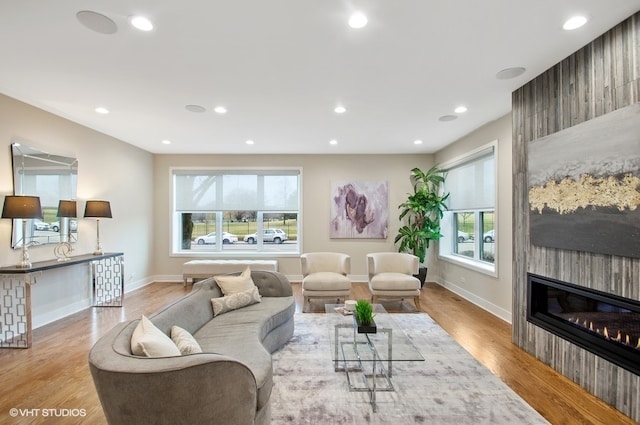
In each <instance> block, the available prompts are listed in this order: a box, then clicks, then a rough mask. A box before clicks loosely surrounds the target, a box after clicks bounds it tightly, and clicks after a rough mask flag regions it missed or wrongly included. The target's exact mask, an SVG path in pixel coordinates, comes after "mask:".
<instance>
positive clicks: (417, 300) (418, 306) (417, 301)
mask: <svg viewBox="0 0 640 425" xmlns="http://www.w3.org/2000/svg"><path fill="white" fill-rule="evenodd" d="M413 302H414V303H415V304H416V308H417V309H418V311H422V308H421V307H420V297H413Z"/></svg>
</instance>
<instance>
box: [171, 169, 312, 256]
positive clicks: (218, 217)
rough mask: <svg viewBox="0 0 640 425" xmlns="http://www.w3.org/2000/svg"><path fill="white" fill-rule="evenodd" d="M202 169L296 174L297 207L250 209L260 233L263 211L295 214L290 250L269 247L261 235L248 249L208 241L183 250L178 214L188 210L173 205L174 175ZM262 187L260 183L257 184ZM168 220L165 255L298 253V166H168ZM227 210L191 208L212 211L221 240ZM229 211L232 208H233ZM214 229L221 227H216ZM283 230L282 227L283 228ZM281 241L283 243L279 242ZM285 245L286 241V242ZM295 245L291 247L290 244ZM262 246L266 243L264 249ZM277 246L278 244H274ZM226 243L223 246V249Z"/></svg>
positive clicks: (221, 172)
mask: <svg viewBox="0 0 640 425" xmlns="http://www.w3.org/2000/svg"><path fill="white" fill-rule="evenodd" d="M181 172H182V173H191V174H193V173H202V174H207V173H211V174H220V175H224V174H225V173H226V174H247V173H256V174H257V175H263V176H273V175H277V174H278V173H279V172H282V173H284V174H285V175H296V176H297V185H298V186H297V193H298V199H297V206H298V209H297V210H295V209H293V210H286V211H284V210H282V211H273V210H269V209H266V208H265V209H261V210H254V209H252V210H251V211H255V213H256V218H255V225H256V233H258V234H259V233H261V232H263V230H264V229H265V227H264V224H265V221H264V219H265V218H264V215H266V214H273V213H276V214H296V215H297V219H296V233H297V235H296V238H297V240H296V242H295V244H290V245H291V246H292V249H291V250H283V251H280V250H273V249H269V246H271V245H274V244H271V243H267V244H265V243H264V242H263V240H262V238H259V240H258V242H257V243H256V244H251V245H247V246H249V247H251V248H250V249H246V250H242V249H228V246H229V245H225V244H222V243H215V244H210V245H209V244H208V245H207V247H208V248H209V249H198V250H186V249H182V247H181V239H182V237H181V232H182V225H181V220H180V214H181V213H184V212H189V211H179V210H178V208H177V205H176V186H177V185H176V179H175V176H176V175H177V174H180V173H181ZM261 187H262V186H261ZM169 192H170V193H169V198H170V200H169V222H170V226H169V227H170V237H169V256H170V257H206V258H212V257H214V258H256V257H258V258H261V257H271V258H272V257H274V256H275V257H298V256H300V253H301V252H302V229H303V226H302V167H215V166H213V167H206V166H205V167H180V166H176V167H169ZM228 211H231V210H225V209H224V208H223V209H215V210H206V211H191V212H192V213H209V214H215V230H214V231H215V232H216V233H217V234H216V239H217V242H221V241H222V234H223V232H225V231H226V230H224V223H225V221H224V215H225V212H228ZM233 211H236V209H234V210H233ZM218 229H221V230H220V231H218ZM283 230H285V229H283ZM285 232H286V230H285ZM236 236H237V237H238V242H239V243H241V244H242V243H244V241H243V236H244V234H243V235H240V234H238V235H236ZM282 245H284V244H282ZM287 245H289V244H287ZM294 245H295V247H294ZM265 246H266V247H267V248H266V249H265ZM278 246H280V245H278ZM225 247H227V249H225Z"/></svg>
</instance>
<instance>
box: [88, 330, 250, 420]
mask: <svg viewBox="0 0 640 425" xmlns="http://www.w3.org/2000/svg"><path fill="white" fill-rule="evenodd" d="M129 325H130V322H125V323H121V324H120V325H118V326H116V327H115V328H114V329H112V330H111V331H109V332H108V333H107V334H106V335H105V336H103V337H102V338H101V339H100V340H99V341H98V342H97V343H96V344H95V345H94V347H93V348H92V349H91V351H90V353H89V368H90V370H91V375H92V377H93V381H94V383H95V387H96V390H97V392H98V396H99V398H100V402H101V404H102V407H103V410H104V412H105V415H106V417H107V420H108V422H109V424H111V425H113V424H135V423H154V424H182V423H185V424H186V423H189V424H193V423H229V424H253V423H254V420H255V415H256V409H257V388H256V381H255V377H254V376H253V373H252V372H251V371H250V370H249V368H248V367H247V366H245V365H244V364H242V363H240V362H238V361H236V360H234V359H231V358H229V357H226V356H223V355H220V354H214V353H202V354H193V355H186V356H178V357H166V358H143V357H136V356H132V355H126V354H123V353H121V352H119V351H117V350H116V349H114V342H115V340H116V339H117V338H122V337H123V335H121V334H122V333H123V331H125V332H124V334H126V333H127V332H126V330H125V329H126V327H127V326H129ZM116 345H117V344H116Z"/></svg>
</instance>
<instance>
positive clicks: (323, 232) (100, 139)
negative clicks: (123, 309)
mask: <svg viewBox="0 0 640 425" xmlns="http://www.w3.org/2000/svg"><path fill="white" fill-rule="evenodd" d="M12 137H20V138H23V139H27V140H30V141H32V142H33V146H34V147H37V148H39V149H41V150H43V151H48V152H54V153H59V154H62V155H67V156H75V157H76V158H78V161H79V170H78V199H79V201H80V202H79V210H80V211H79V213H80V215H81V214H82V209H83V208H84V201H85V200H87V199H106V200H109V201H110V202H111V206H112V211H113V219H110V220H109V219H104V220H101V222H100V230H101V232H100V236H101V242H102V245H103V247H104V249H105V251H110V252H113V251H122V252H124V254H125V291H130V290H131V289H133V288H135V287H138V286H141V285H143V284H145V283H148V282H150V281H152V280H161V279H163V278H169V279H175V280H180V277H181V268H182V264H183V263H184V262H185V261H187V260H189V258H188V257H175V256H171V255H170V241H169V237H170V233H169V217H170V203H169V196H170V189H169V188H170V186H169V182H170V178H169V176H170V174H169V168H170V167H172V166H225V167H265V166H266V167H278V166H288V167H292V166H296V167H302V170H303V188H302V190H303V192H302V193H303V211H304V217H303V235H304V243H303V246H302V250H303V251H304V252H310V251H325V250H326V251H338V252H345V253H348V254H349V255H351V256H352V275H353V277H356V278H359V279H362V280H364V279H366V264H365V255H366V254H367V253H369V252H376V251H395V249H396V248H395V246H394V244H393V238H394V236H395V234H396V232H397V230H398V227H399V223H398V221H397V216H398V214H397V211H398V210H397V206H398V204H400V203H401V202H402V201H403V200H404V199H405V196H406V194H407V192H410V190H411V185H410V181H409V173H410V170H411V169H412V168H413V167H421V168H423V169H428V168H429V167H431V166H432V165H433V164H434V163H444V162H446V161H448V160H450V159H452V158H455V157H457V156H460V155H462V154H464V153H466V152H469V151H470V150H473V149H475V148H476V147H478V146H481V145H483V144H486V143H487V142H490V141H492V140H495V139H497V140H498V142H499V147H498V162H497V164H498V177H499V179H498V180H499V182H498V186H499V187H498V191H499V196H498V209H497V216H498V242H497V245H498V261H499V262H498V277H497V278H493V277H490V276H487V275H483V274H481V273H477V272H474V271H471V270H469V269H465V268H463V267H460V266H457V265H453V264H451V263H447V262H444V261H441V260H438V258H437V256H436V255H434V253H435V251H436V248H437V246H434V249H431V252H430V256H429V260H428V261H429V263H428V266H429V275H428V277H427V278H428V279H429V280H435V281H437V282H439V283H440V284H442V285H444V286H446V287H448V288H450V289H451V290H453V291H455V292H457V293H458V294H460V295H461V296H463V297H465V298H468V299H470V300H471V301H473V302H475V303H476V304H479V305H480V306H482V307H484V308H486V309H487V310H489V311H491V312H493V313H494V314H496V315H498V316H500V317H503V318H504V319H505V320H510V312H511V257H512V254H511V245H512V244H511V233H512V232H511V223H512V217H511V203H512V202H511V181H512V178H511V121H510V115H506V116H504V117H502V118H500V119H498V120H496V121H494V122H492V123H489V124H487V125H485V126H484V127H482V128H480V129H478V130H476V131H475V132H473V133H471V134H470V135H468V136H466V137H464V138H462V139H460V140H458V141H457V142H455V143H454V144H452V145H451V146H449V147H447V148H445V149H443V150H441V151H440V152H438V153H437V154H436V155H435V158H434V156H433V155H427V154H421V155H152V154H150V153H148V152H146V151H143V150H140V149H138V148H135V147H133V146H131V145H129V144H127V143H124V142H122V141H120V140H117V139H115V138H112V137H109V136H106V135H104V134H102V133H99V132H97V131H94V130H91V129H88V128H86V127H83V126H81V125H79V124H75V123H73V122H70V121H68V120H66V119H63V118H61V117H58V116H56V115H53V114H50V113H48V112H45V111H42V110H40V109H37V108H34V107H31V106H29V105H27V104H25V103H22V102H18V101H16V100H14V99H11V98H9V97H6V96H3V95H0V141H1V140H4V141H5V143H6V145H5V146H6V147H5V149H0V164H3V166H2V167H0V195H9V194H12V193H13V183H12V173H11V157H10V148H9V145H10V140H11V138H12ZM434 159H435V160H434ZM337 180H386V181H388V184H389V232H388V237H387V238H386V239H378V240H372V239H330V238H329V222H330V199H331V193H330V192H331V182H332V181H337ZM78 221H79V225H78V227H79V229H78V235H79V242H78V243H76V244H75V254H85V253H90V252H92V251H93V249H94V247H95V221H94V220H83V219H79V220H78ZM10 245H11V222H10V220H0V266H7V265H12V264H14V263H17V262H18V261H19V259H20V252H19V251H14V250H12V249H11V248H10ZM30 253H31V259H32V261H42V260H49V259H53V258H55V257H54V255H53V246H41V247H34V248H32V249H31V250H30ZM277 259H278V260H279V265H280V270H281V271H282V272H283V273H285V274H286V275H288V276H290V277H296V276H299V275H300V263H299V259H298V257H297V256H283V257H280V258H277ZM62 275H65V274H64V273H62ZM62 275H61V274H52V276H57V277H58V279H57V280H60V276H62ZM66 278H68V276H67V275H65V279H66ZM48 279H49V278H48V277H46V273H45V274H43V276H40V277H39V278H38V283H37V285H38V287H37V290H36V291H35V293H34V298H35V301H36V303H42V304H46V303H45V302H44V301H38V300H46V299H47V298H48V297H49V295H50V294H53V293H54V292H55V294H56V297H55V299H56V303H55V305H52V306H51V307H48V306H45V305H35V304H34V306H33V314H34V322H35V323H39V324H44V323H46V322H48V321H50V320H55V318H56V317H57V316H58V315H59V314H63V313H65V311H64V310H65V309H64V307H63V308H60V307H59V306H60V305H64V303H65V302H66V301H68V303H69V305H70V306H72V308H74V309H78V308H82V305H85V306H86V305H88V302H89V301H88V299H86V298H83V299H82V300H78V297H77V293H73V294H69V297H68V299H67V300H65V299H64V297H63V298H62V299H60V294H59V292H60V287H59V285H58V284H57V283H55V284H54V283H52V282H47V280H48ZM53 280H55V279H53ZM462 280H464V282H463V281H462ZM34 289H35V286H34ZM48 291H53V292H48ZM75 292H77V290H76V291H75ZM87 294H88V292H87ZM49 298H50V297H49ZM66 313H67V314H68V313H69V312H66Z"/></svg>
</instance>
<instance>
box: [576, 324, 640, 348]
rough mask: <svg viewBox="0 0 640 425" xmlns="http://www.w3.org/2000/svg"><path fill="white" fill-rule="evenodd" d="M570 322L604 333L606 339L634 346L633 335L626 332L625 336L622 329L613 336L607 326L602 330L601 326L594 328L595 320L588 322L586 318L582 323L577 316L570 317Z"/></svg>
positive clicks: (638, 345)
mask: <svg viewBox="0 0 640 425" xmlns="http://www.w3.org/2000/svg"><path fill="white" fill-rule="evenodd" d="M569 321H570V322H572V323H575V324H576V325H578V326H582V327H583V328H585V329H588V330H589V331H591V332H595V333H597V334H599V335H602V336H603V337H604V338H605V339H608V340H610V341H615V342H619V343H620V344H624V345H627V346H629V347H633V343H632V342H631V337H630V336H629V334H625V335H624V336H623V335H622V331H621V330H618V333H617V334H616V336H615V338H614V337H611V336H610V335H609V330H608V329H607V327H606V326H605V327H604V328H603V329H602V331H600V329H599V328H596V329H594V326H593V322H587V321H586V320H585V321H584V322H582V323H580V319H578V318H577V317H576V318H575V319H573V318H572V319H569ZM635 349H636V350H640V338H638V343H637V344H636V346H635Z"/></svg>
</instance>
